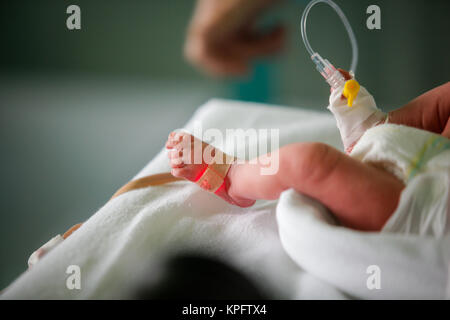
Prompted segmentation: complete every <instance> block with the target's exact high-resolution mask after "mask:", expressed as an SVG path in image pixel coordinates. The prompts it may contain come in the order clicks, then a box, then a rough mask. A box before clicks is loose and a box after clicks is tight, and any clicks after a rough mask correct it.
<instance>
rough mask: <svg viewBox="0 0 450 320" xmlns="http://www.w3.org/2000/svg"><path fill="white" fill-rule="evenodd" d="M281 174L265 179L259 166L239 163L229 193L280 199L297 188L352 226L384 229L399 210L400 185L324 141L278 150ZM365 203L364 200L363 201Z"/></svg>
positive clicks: (233, 169)
mask: <svg viewBox="0 0 450 320" xmlns="http://www.w3.org/2000/svg"><path fill="white" fill-rule="evenodd" d="M278 153H279V154H278V156H279V161H280V162H279V170H278V172H277V173H276V174H274V175H262V174H261V169H262V167H261V165H259V164H250V163H245V164H236V165H233V166H232V167H231V169H230V172H229V174H228V182H227V183H228V195H229V196H230V197H231V198H239V199H254V200H256V199H278V197H279V196H280V194H281V192H283V191H284V190H286V189H290V188H293V189H295V190H296V191H298V192H301V193H303V194H306V195H308V196H310V197H312V198H314V199H317V200H319V201H320V202H321V203H323V204H324V205H325V206H327V207H328V208H329V209H330V210H331V211H332V212H333V213H334V214H335V215H336V217H337V218H338V219H339V221H341V223H343V224H344V225H346V226H348V227H352V228H355V229H358V230H372V231H375V230H380V229H381V228H382V227H383V225H384V224H385V222H386V221H387V219H388V218H389V217H390V216H391V214H392V213H393V212H394V211H395V209H396V207H397V204H398V201H399V197H400V193H401V191H402V189H403V187H404V186H403V184H402V182H401V181H399V180H397V179H396V178H394V177H393V176H392V175H390V174H389V173H387V172H385V171H383V170H380V169H377V168H375V167H372V166H369V165H366V164H364V163H362V162H360V161H358V160H355V159H353V158H351V157H349V156H346V155H345V154H343V153H341V152H339V151H338V150H336V149H334V148H332V147H330V146H328V145H325V144H322V143H296V144H292V145H288V146H285V147H283V148H281V149H280V150H278ZM362 199H363V200H362Z"/></svg>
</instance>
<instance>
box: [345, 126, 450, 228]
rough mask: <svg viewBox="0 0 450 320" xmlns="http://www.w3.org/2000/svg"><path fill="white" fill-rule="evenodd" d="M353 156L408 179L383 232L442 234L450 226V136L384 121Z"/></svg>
mask: <svg viewBox="0 0 450 320" xmlns="http://www.w3.org/2000/svg"><path fill="white" fill-rule="evenodd" d="M350 156H352V157H353V158H356V159H358V160H361V161H363V162H366V163H370V164H372V165H374V166H377V167H380V168H383V169H385V170H387V171H389V172H391V173H392V174H394V175H395V176H396V177H397V178H399V179H400V180H402V181H403V182H404V183H405V184H406V188H405V189H404V191H403V192H402V195H401V198H400V202H399V205H398V207H397V210H396V211H395V212H394V214H393V215H392V216H391V218H390V219H389V221H388V222H387V224H386V225H385V227H384V229H383V231H385V232H388V231H389V232H402V233H408V234H411V233H412V234H421V235H425V234H426V235H433V236H437V237H441V236H443V235H444V233H446V232H447V231H448V230H449V220H450V218H449V217H450V212H449V210H450V206H449V194H450V192H449V189H450V140H449V139H447V138H445V137H443V136H441V135H437V134H434V133H431V132H428V131H424V130H419V129H416V128H411V127H406V126H401V125H395V124H383V125H379V126H376V127H373V128H371V129H369V130H367V131H366V133H364V135H363V136H362V137H361V139H360V140H359V142H358V143H357V144H356V145H355V147H354V148H353V150H352V152H351V154H350Z"/></svg>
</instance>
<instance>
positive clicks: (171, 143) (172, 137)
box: [166, 131, 181, 149]
mask: <svg viewBox="0 0 450 320" xmlns="http://www.w3.org/2000/svg"><path fill="white" fill-rule="evenodd" d="M180 141H181V136H180V134H179V133H178V132H176V131H173V132H171V133H170V134H169V137H168V138H167V142H166V148H167V149H172V148H174V147H175V146H176V145H177V144H179V143H180Z"/></svg>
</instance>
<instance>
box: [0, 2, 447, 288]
mask: <svg viewBox="0 0 450 320" xmlns="http://www.w3.org/2000/svg"><path fill="white" fill-rule="evenodd" d="M336 2H337V3H338V4H339V5H340V6H341V8H342V9H343V11H344V12H345V13H346V15H347V17H348V19H349V20H350V23H351V25H352V26H353V28H354V31H355V34H356V37H357V39H358V42H359V50H360V61H359V66H358V70H357V78H358V79H359V80H360V82H362V83H363V84H364V85H365V86H366V87H367V88H369V90H370V91H371V93H372V94H373V95H374V96H375V98H376V99H377V101H378V103H379V105H380V106H381V107H382V108H384V109H385V110H390V109H393V108H396V107H399V106H401V105H402V104H404V103H406V102H407V101H409V100H410V99H412V98H414V97H415V96H417V95H419V94H421V93H423V92H424V91H426V90H428V89H431V88H433V87H435V86H437V85H439V84H442V83H444V82H447V81H448V80H449V75H450V63H449V59H448V52H450V41H449V32H450V23H449V21H448V14H449V12H450V1H448V0H433V1H430V0H428V1H426V0H420V1H419V0H408V1H407V0H396V1H392V0H391V1H376V0H354V1H351V0H336ZM306 3H307V1H302V0H297V1H294V0H291V1H287V0H286V1H284V2H282V3H281V4H280V5H279V6H277V7H276V8H274V9H273V10H271V11H270V12H269V13H268V14H267V16H266V17H264V21H265V24H266V25H267V24H269V25H270V23H273V22H276V21H281V22H283V23H284V24H285V25H287V26H288V28H289V37H288V38H289V39H288V43H287V44H286V47H285V50H284V52H283V54H282V55H280V56H278V57H276V58H271V59H265V60H261V61H257V62H255V69H254V70H255V71H254V73H253V74H252V75H250V76H248V77H247V78H245V79H221V80H219V79H211V78H207V77H206V76H204V75H203V74H202V73H201V72H198V71H196V70H195V69H194V68H193V67H191V66H190V65H189V64H187V63H186V62H185V60H184V58H183V53H182V51H183V50H182V49H183V42H184V36H185V31H186V26H187V24H188V22H189V18H190V15H191V12H192V9H193V5H194V1H192V0H170V1H163V0H158V1H156V0H126V1H125V0H122V1H118V0H108V1H106V0H102V1H100V0H97V1H93V0H85V1H81V0H73V1H62V0H53V1H50V0H39V1H36V0H34V1H33V0H30V1H23V0H14V1H11V0H7V1H5V0H4V1H2V2H1V4H0V34H1V50H0V57H1V59H0V146H1V158H0V176H1V182H0V193H1V201H0V210H1V215H0V228H1V229H0V256H1V259H0V261H1V262H0V288H3V287H5V286H6V285H8V284H9V283H10V282H11V281H12V280H13V279H14V278H15V277H17V276H18V275H19V274H20V273H21V272H22V271H24V270H25V269H26V261H27V259H28V256H29V255H30V254H31V253H32V252H33V251H34V250H35V249H36V248H37V247H39V246H40V245H41V244H43V243H45V242H46V241H47V240H48V239H49V238H51V237H52V236H54V235H55V234H57V233H61V232H64V231H65V230H66V229H67V228H68V227H70V226H71V225H73V224H75V223H78V222H81V221H83V220H85V219H87V218H88V217H89V216H90V215H92V214H93V213H94V212H95V211H96V210H97V209H98V208H99V207H100V206H101V205H102V204H104V203H105V202H106V201H107V200H108V199H109V197H110V196H111V195H112V194H113V193H114V191H115V190H117V189H118V188H119V187H120V186H121V185H123V184H124V183H125V182H127V181H128V180H129V179H131V178H132V177H133V176H134V174H136V173H137V172H138V171H139V170H140V169H141V168H142V167H143V166H144V165H145V164H146V163H147V162H148V161H149V160H150V159H151V158H152V157H153V156H154V155H155V154H156V153H157V152H158V151H159V150H160V149H161V148H162V146H163V144H164V141H165V139H166V137H167V134H168V133H169V132H170V131H171V130H172V129H174V128H178V127H181V126H182V125H183V124H184V123H185V122H186V121H187V120H188V118H189V117H190V115H191V114H192V112H193V111H194V110H195V109H196V108H197V107H198V106H199V105H201V104H202V103H204V102H206V101H207V100H208V99H210V98H212V97H222V98H231V99H241V100H250V101H259V102H265V103H271V104H279V105H288V106H291V107H302V108H312V109H318V110H319V109H320V110H325V106H326V105H327V100H328V94H329V88H328V87H327V86H326V84H325V82H324V81H323V80H322V78H321V76H320V75H319V74H318V73H317V72H316V71H315V69H314V66H313V64H312V63H311V61H310V59H309V57H308V55H307V53H306V50H305V49H304V46H303V43H302V42H301V38H300V30H299V22H300V16H301V13H302V10H303V8H304V6H305V5H306ZM70 4H77V5H79V6H80V8H81V22H82V29H81V30H79V31H69V30H67V28H66V19H67V16H68V15H67V14H66V8H67V6H68V5H70ZM371 4H376V5H378V6H380V8H381V19H382V29H381V30H368V29H367V28H366V19H367V17H368V15H367V14H366V8H367V7H368V6H369V5H371ZM308 26H309V31H308V34H309V37H310V40H311V43H312V46H313V48H314V49H316V50H317V51H319V52H320V54H321V55H322V56H323V57H326V58H328V59H329V60H330V61H331V62H332V63H333V64H335V65H336V66H341V67H343V68H348V66H349V63H350V59H351V57H350V44H349V42H348V39H347V35H346V34H345V30H344V28H343V26H342V25H341V22H340V21H339V19H338V18H337V16H336V15H335V13H334V12H333V11H332V9H330V8H328V7H327V6H325V5H319V6H318V7H316V8H314V9H313V10H312V11H311V15H310V19H309V23H308Z"/></svg>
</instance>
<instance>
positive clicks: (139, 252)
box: [1, 100, 349, 299]
mask: <svg viewBox="0 0 450 320" xmlns="http://www.w3.org/2000/svg"><path fill="white" fill-rule="evenodd" d="M149 121H157V119H149ZM194 121H200V122H201V123H202V125H203V128H204V129H206V128H217V129H220V130H225V129H230V128H242V129H247V128H256V129H258V128H264V129H270V128H276V129H280V145H285V144H288V143H292V142H299V141H321V142H324V143H328V144H330V145H333V146H335V147H337V148H342V146H341V142H340V136H339V132H338V131H337V129H336V124H335V120H334V118H333V117H332V116H331V115H330V114H329V113H326V112H323V113H322V112H313V111H308V110H303V109H294V108H284V107H279V106H267V105H260V104H254V103H243V102H236V101H224V100H212V101H210V102H208V103H207V104H205V105H204V106H202V107H200V108H199V109H198V111H197V112H196V113H195V114H194V116H193V117H192V119H191V121H190V122H189V123H188V124H187V125H186V129H187V130H189V129H192V127H193V124H194ZM163 145H164V141H161V147H163ZM118 148H119V149H120V146H118ZM225 151H227V150H226V146H225ZM165 171H169V166H168V163H167V158H166V153H165V151H164V150H163V151H161V152H160V153H159V154H158V155H157V156H156V157H155V158H154V159H153V160H152V161H151V162H150V163H149V164H148V165H147V166H145V168H144V169H143V170H142V171H141V172H139V174H138V175H137V176H136V178H137V177H142V176H145V175H149V174H152V173H159V172H165ZM74 201H82V199H74ZM276 204H277V203H276V201H258V202H257V204H256V205H255V206H253V207H251V208H247V209H242V208H237V207H235V206H231V205H229V204H227V203H225V202H224V201H222V200H221V199H219V198H217V197H215V196H214V195H211V194H208V193H206V192H204V191H202V190H201V189H199V188H198V187H197V186H195V185H193V184H191V183H188V182H177V183H173V184H170V185H164V186H159V187H150V188H146V189H142V190H135V191H131V192H129V193H127V194H124V195H121V196H120V197H118V198H115V199H113V200H112V201H109V202H108V203H106V204H105V205H104V206H103V207H102V208H101V209H99V210H98V212H97V213H96V214H94V215H93V216H92V217H91V218H90V219H89V220H88V221H87V222H85V224H84V225H83V226H82V227H81V228H80V229H79V230H77V231H76V232H75V233H74V234H73V235H72V236H71V237H69V238H68V239H67V240H65V241H64V242H63V243H62V244H61V245H59V246H58V247H56V248H55V249H54V250H53V251H51V252H50V253H49V254H48V255H47V256H45V257H44V258H43V259H42V260H41V261H40V262H39V263H38V264H37V265H36V266H35V267H33V269H31V270H30V271H27V272H25V273H24V274H22V275H21V276H20V277H19V278H18V279H17V280H16V281H15V282H14V283H12V284H11V285H10V287H8V288H7V289H6V290H5V291H4V292H3V293H2V295H1V298H3V299H15V298H22V299H86V298H97V299H104V298H127V297H128V296H129V289H130V286H129V284H130V283H134V282H135V281H137V280H138V279H136V275H137V274H141V272H142V270H144V269H146V268H148V262H149V261H152V260H153V261H154V260H157V259H159V258H160V256H161V255H164V254H166V253H168V252H173V251H183V250H185V249H196V250H200V251H202V252H205V253H207V254H211V255H214V256H217V257H219V258H220V259H223V260H226V261H227V262H229V263H231V264H232V265H234V266H236V267H237V268H239V269H240V270H242V271H243V272H244V273H245V274H247V275H248V276H249V277H250V278H252V279H253V280H254V281H255V282H256V283H257V284H258V285H259V286H260V287H261V288H263V289H266V290H267V292H269V293H270V294H271V296H272V297H274V298H288V299H345V298H348V297H349V296H348V293H347V292H344V291H342V290H339V289H337V287H335V286H334V285H332V284H329V283H327V282H325V281H323V280H320V279H319V278H317V277H315V276H314V275H312V274H311V273H307V272H305V271H304V270H303V269H302V268H301V267H299V266H298V265H297V264H296V263H294V261H293V260H292V259H291V258H290V257H289V256H288V255H287V254H286V253H285V251H284V249H283V247H282V244H281V242H280V237H279V234H278V227H277V222H276V217H275V208H276ZM70 265H77V266H79V267H80V271H81V289H80V290H76V289H75V290H69V289H68V288H67V287H66V280H67V278H68V274H67V273H66V270H67V268H68V266H70Z"/></svg>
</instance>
